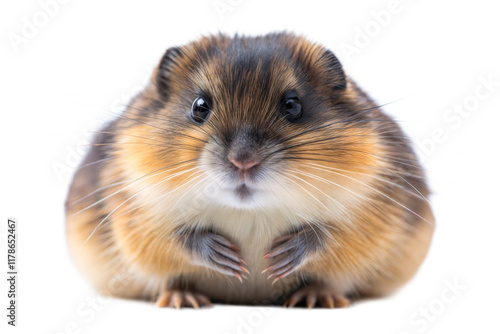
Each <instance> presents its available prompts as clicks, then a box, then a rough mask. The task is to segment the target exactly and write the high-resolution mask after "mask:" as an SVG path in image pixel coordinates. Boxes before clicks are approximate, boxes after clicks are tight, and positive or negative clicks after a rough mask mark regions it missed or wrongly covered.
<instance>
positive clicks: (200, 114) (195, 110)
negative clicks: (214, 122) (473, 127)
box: [191, 97, 210, 123]
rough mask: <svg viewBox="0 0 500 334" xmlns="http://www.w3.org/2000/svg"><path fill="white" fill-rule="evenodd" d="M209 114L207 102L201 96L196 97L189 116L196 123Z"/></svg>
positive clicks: (202, 120)
mask: <svg viewBox="0 0 500 334" xmlns="http://www.w3.org/2000/svg"><path fill="white" fill-rule="evenodd" d="M209 114H210V107H209V105H208V102H207V101H205V100H204V99H203V98H202V97H198V98H196V100H194V102H193V104H192V105H191V118H192V119H194V120H195V121H196V122H198V123H203V122H204V121H205V120H206V118H207V117H208V115H209Z"/></svg>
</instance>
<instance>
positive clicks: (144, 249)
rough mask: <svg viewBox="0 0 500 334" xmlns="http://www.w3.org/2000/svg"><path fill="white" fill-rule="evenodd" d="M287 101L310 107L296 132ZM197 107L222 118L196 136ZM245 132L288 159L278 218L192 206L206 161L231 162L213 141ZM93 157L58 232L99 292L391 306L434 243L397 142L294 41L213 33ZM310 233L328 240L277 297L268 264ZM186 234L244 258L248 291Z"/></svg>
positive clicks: (354, 93)
mask: <svg viewBox="0 0 500 334" xmlns="http://www.w3.org/2000/svg"><path fill="white" fill-rule="evenodd" d="M290 90H293V91H296V92H297V93H298V94H299V95H300V96H307V98H308V99H309V100H308V102H307V104H305V106H304V108H305V111H304V119H303V120H301V121H299V122H296V123H290V122H288V121H286V120H285V119H284V118H278V119H277V118H276V112H275V110H276V109H277V102H276V101H280V99H281V96H282V95H283V94H284V93H286V92H287V91H290ZM200 94H209V95H210V96H211V97H212V98H213V100H214V101H213V104H214V105H215V106H216V107H214V109H213V110H212V113H211V115H210V118H209V120H208V121H207V122H206V123H205V124H203V125H196V124H192V123H190V122H189V121H188V119H187V116H186V115H187V111H188V110H189V108H190V106H191V103H192V101H194V99H195V98H196V97H197V96H198V95H200ZM308 112H309V114H308V115H306V113H308ZM322 126H323V127H322ZM247 128H249V129H252V131H254V132H255V133H256V136H261V137H262V138H263V141H264V142H265V143H267V144H263V145H262V148H259V150H261V151H266V150H270V149H272V148H273V147H278V148H282V151H281V152H279V153H276V154H275V155H273V156H272V157H271V158H270V162H269V163H270V167H269V168H271V169H270V170H271V171H270V172H269V173H274V174H271V175H272V176H271V178H273V179H274V181H275V182H276V184H279V185H275V184H274V183H272V182H271V181H269V182H268V183H269V188H270V190H269V193H270V194H271V195H270V196H272V198H273V200H275V201H276V203H278V204H277V205H275V206H272V207H271V208H268V207H262V208H261V207H259V206H257V207H255V208H252V209H250V210H247V209H244V208H243V209H241V208H230V207H226V206H220V205H218V204H216V203H215V202H214V199H213V198H210V197H208V198H202V199H203V200H204V201H201V203H202V204H199V205H197V206H195V205H193V204H192V203H193V199H195V198H197V196H198V195H199V194H200V193H201V194H202V195H200V196H202V197H203V189H204V188H207V187H208V186H209V177H210V173H211V172H212V171H211V170H210V168H211V167H209V166H211V165H210V164H211V163H215V164H216V163H217V161H216V158H215V154H216V153H217V154H220V155H222V156H223V155H224V154H225V153H224V151H222V148H221V147H223V146H224V145H222V146H221V145H219V144H217V141H218V142H221V143H223V144H224V143H226V144H227V145H228V146H230V143H231V141H232V140H233V139H234V135H235V134H237V133H239V131H243V129H247ZM313 128H314V130H311V131H309V132H307V131H306V130H308V129H313ZM261 137H259V138H261ZM214 138H216V139H217V141H215V140H214ZM285 138H289V139H288V140H287V141H286V144H284V143H283V140H284V139H285ZM269 143H270V144H269ZM94 145H95V146H94V147H93V149H92V150H91V151H90V152H89V155H88V156H87V158H86V160H85V161H84V163H83V165H82V167H81V168H80V169H79V170H78V172H77V173H76V174H75V177H74V180H73V183H72V185H71V188H70V191H69V195H68V200H67V234H68V242H69V246H70V249H71V251H72V253H73V256H74V257H75V259H76V261H77V262H78V264H79V266H80V267H81V268H82V270H83V272H84V273H85V275H86V276H87V277H88V278H89V279H90V281H91V282H92V283H93V284H94V285H95V286H96V287H97V289H99V290H100V291H102V292H103V293H107V294H112V295H115V296H121V297H131V298H139V297H146V298H156V297H157V296H158V295H159V294H161V293H162V292H164V291H166V290H170V289H174V288H175V289H178V288H181V287H186V286H187V287H189V289H192V290H193V291H196V292H199V293H203V294H205V295H206V296H208V297H210V298H211V299H212V300H214V301H222V302H229V303H266V302H277V301H280V300H282V299H283V298H286V297H288V296H290V294H291V293H292V292H293V291H295V290H296V289H297V288H299V287H300V286H302V285H304V284H306V285H307V284H308V282H316V283H318V282H319V283H321V284H323V285H325V286H327V287H328V288H329V289H330V290H331V291H333V292H334V294H335V296H346V295H351V296H352V295H376V296H379V295H385V294H388V293H390V292H392V291H394V290H395V289H396V288H398V287H399V286H401V285H402V284H403V283H405V282H406V281H408V280H409V279H410V278H411V277H412V276H413V275H414V273H415V272H416V270H417V269H418V267H419V266H420V263H421V262H422V261H423V259H424V258H425V255H426V253H427V249H428V247H429V244H430V241H431V238H432V233H433V229H434V220H433V216H432V212H431V210H430V206H429V203H428V201H427V200H426V199H425V198H426V197H428V195H429V191H428V189H427V186H426V183H425V176H424V173H423V172H422V169H421V167H419V164H418V161H417V159H416V157H415V154H414V153H413V151H412V149H411V148H410V146H409V144H408V141H407V140H406V139H405V138H404V135H403V134H402V132H401V130H400V128H399V127H398V126H397V124H396V123H394V122H393V121H392V120H391V119H390V118H389V117H388V116H386V115H384V114H383V113H382V112H381V111H380V110H379V109H378V108H377V106H376V105H375V103H374V102H373V101H371V100H370V99H369V98H368V97H367V96H366V94H365V93H363V92H362V91H361V90H360V89H359V88H358V87H357V86H356V84H355V83H354V82H353V81H352V80H350V79H349V78H348V77H345V75H344V74H343V71H342V69H341V67H340V64H338V61H336V58H334V57H333V55H332V54H330V53H328V52H327V50H326V49H324V48H323V47H321V46H320V45H317V44H313V43H310V42H308V41H307V40H305V39H304V38H302V37H297V36H293V35H290V34H271V35H267V36H263V37H256V38H247V37H235V38H229V37H227V36H222V35H219V36H211V37H206V38H202V39H201V40H199V41H196V42H193V43H191V44H188V45H186V46H183V47H181V48H176V49H171V50H169V51H167V53H166V55H165V57H164V59H163V60H162V62H161V63H160V65H159V66H158V68H157V69H156V70H155V72H154V74H153V76H152V80H151V84H150V85H149V86H148V87H146V88H145V90H144V91H143V92H142V93H140V94H139V95H138V96H137V97H136V98H134V99H133V101H132V102H131V103H130V106H129V107H128V109H127V110H126V111H125V113H124V114H123V115H122V116H120V117H119V118H117V119H116V120H115V121H114V122H112V123H111V124H110V125H109V126H108V127H107V128H106V129H104V130H103V131H102V135H100V136H98V137H96V139H95V142H94ZM266 145H268V147H266ZM273 145H274V146H273ZM284 146H286V148H284ZM270 147H271V148H270ZM212 152H216V153H212ZM259 152H260V151H259ZM266 152H267V151H266ZM100 159H105V160H102V161H100ZM92 162H94V163H93V164H90V165H86V164H89V163H92ZM273 168H275V169H273ZM276 170H279V171H281V173H278V172H277V171H276ZM207 171H208V172H207ZM281 175H284V176H283V177H282V176H281ZM274 181H273V182H274ZM120 182H121V183H120ZM281 188H284V190H283V189H281ZM96 190H97V191H96ZM87 194H90V195H89V196H87V197H85V198H83V199H81V198H82V197H84V196H86V195H87ZM94 203H97V204H95V205H94ZM304 219H306V220H308V221H309V222H320V224H321V226H322V227H323V229H324V230H325V231H327V232H324V231H323V232H322V233H326V235H327V236H326V237H325V239H324V242H323V244H322V248H321V250H320V251H318V252H317V253H314V254H313V255H311V256H309V257H308V258H307V260H306V261H305V262H304V263H303V264H302V265H301V266H300V268H299V269H297V270H296V272H295V273H294V274H293V275H289V276H288V277H286V278H284V279H282V280H280V281H278V282H277V283H276V284H275V285H272V284H271V280H267V279H266V277H265V275H263V274H261V271H262V270H264V269H266V266H267V264H268V262H267V261H266V260H265V259H263V258H262V256H263V255H264V254H265V253H266V252H267V251H268V250H269V247H270V245H271V243H272V241H273V240H274V239H275V238H277V237H279V236H280V235H283V234H284V233H287V232H290V231H292V230H294V229H297V228H300V226H302V225H304V224H305V223H307V222H305V221H304ZM186 226H188V227H193V228H210V229H213V230H216V231H217V232H218V233H221V234H223V235H224V236H226V237H228V238H230V239H231V240H233V241H234V242H235V243H236V244H238V245H239V246H240V248H241V252H242V256H243V258H244V259H245V260H246V261H247V263H248V268H249V269H250V274H249V276H248V279H246V280H244V281H243V283H240V282H238V281H237V280H236V278H235V277H229V276H222V275H221V274H218V273H216V272H214V271H213V270H211V269H208V268H205V267H203V266H198V265H196V264H195V263H193V261H192V257H191V254H190V253H189V252H188V251H187V250H186V249H185V248H184V247H183V246H182V242H181V240H180V239H179V238H178V234H177V233H178V231H179V229H182V228H184V227H186ZM117 274H119V276H118V277H126V278H127V279H122V278H120V279H116V277H117ZM117 281H118V283H117ZM110 282H113V284H112V286H110Z"/></svg>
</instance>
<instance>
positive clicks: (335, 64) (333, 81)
mask: <svg viewBox="0 0 500 334" xmlns="http://www.w3.org/2000/svg"><path fill="white" fill-rule="evenodd" d="M320 62H321V63H322V64H323V68H324V69H325V71H326V72H327V77H328V78H329V79H328V81H329V82H327V85H328V86H331V87H332V88H334V89H345V88H346V87H347V79H346V76H345V73H344V70H343V68H342V64H341V63H340V61H339V60H338V59H337V57H336V56H335V55H334V54H333V52H332V51H330V50H328V49H326V50H325V52H324V53H323V55H322V56H321V58H320Z"/></svg>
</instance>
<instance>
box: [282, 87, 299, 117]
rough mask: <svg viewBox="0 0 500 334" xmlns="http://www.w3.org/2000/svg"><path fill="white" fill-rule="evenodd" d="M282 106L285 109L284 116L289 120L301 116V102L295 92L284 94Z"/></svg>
mask: <svg viewBox="0 0 500 334" xmlns="http://www.w3.org/2000/svg"><path fill="white" fill-rule="evenodd" d="M283 107H284V110H285V117H286V118H287V119H288V120H289V121H294V120H297V119H299V118H300V117H301V116H302V104H301V103H300V100H299V97H298V96H297V95H295V94H289V95H287V96H285V99H284V102H283Z"/></svg>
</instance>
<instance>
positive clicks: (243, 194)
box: [234, 183, 255, 201]
mask: <svg viewBox="0 0 500 334" xmlns="http://www.w3.org/2000/svg"><path fill="white" fill-rule="evenodd" d="M234 192H235V194H236V197H238V199H240V200H241V201H245V200H249V199H250V198H251V197H252V195H253V193H254V192H255V191H254V190H252V189H250V188H249V187H248V186H247V185H246V184H245V183H243V184H242V185H239V186H238V187H236V189H235V190H234Z"/></svg>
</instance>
